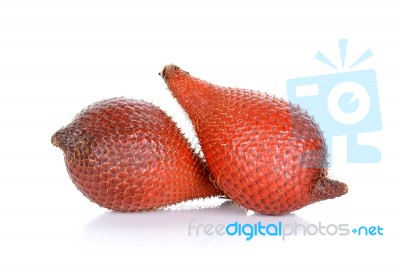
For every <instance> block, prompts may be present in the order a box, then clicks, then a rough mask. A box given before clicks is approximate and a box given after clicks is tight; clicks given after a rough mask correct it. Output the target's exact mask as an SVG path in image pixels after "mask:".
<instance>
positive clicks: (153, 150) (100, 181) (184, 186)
mask: <svg viewBox="0 0 400 266" xmlns="http://www.w3.org/2000/svg"><path fill="white" fill-rule="evenodd" d="M52 143H53V145H55V146H57V147H59V148H61V149H62V150H63V152H64V158H65V163H66V166H67V171H68V173H69V175H70V177H71V179H72V182H73V183H74V184H75V186H76V187H77V188H78V190H80V191H81V192H82V193H83V194H84V195H85V196H86V197H87V198H89V199H90V200H91V201H93V202H95V203H97V204H98V205H100V206H102V207H105V208H108V209H111V210H116V211H139V210H148V209H154V208H160V207H163V206H167V205H171V204H174V203H178V202H181V201H185V200H189V199H194V198H201V197H210V196H218V195H222V192H221V191H220V190H218V189H217V188H216V187H215V186H214V185H213V184H212V183H211V182H210V181H209V175H210V172H209V170H208V168H207V166H206V165H205V164H204V162H203V160H201V159H200V157H199V156H198V155H197V154H195V153H194V151H193V150H192V149H191V148H190V146H189V143H188V141H187V140H186V139H185V138H184V136H183V135H182V133H181V132H180V130H179V129H178V127H177V126H176V124H175V123H174V122H173V121H172V119H171V118H170V117H169V116H167V115H166V114H165V113H164V112H163V111H162V110H161V109H160V108H158V107H156V106H154V105H152V104H150V103H147V102H144V101H138V100H134V99H127V98H114V99H108V100H103V101H100V102H96V103H94V104H92V105H90V106H88V107H87V108H86V109H84V110H82V111H81V112H80V113H79V114H78V115H77V116H76V117H75V119H74V120H73V121H72V123H70V124H69V125H68V126H66V127H64V128H62V129H60V130H59V131H57V132H56V133H55V134H54V135H53V136H52Z"/></svg>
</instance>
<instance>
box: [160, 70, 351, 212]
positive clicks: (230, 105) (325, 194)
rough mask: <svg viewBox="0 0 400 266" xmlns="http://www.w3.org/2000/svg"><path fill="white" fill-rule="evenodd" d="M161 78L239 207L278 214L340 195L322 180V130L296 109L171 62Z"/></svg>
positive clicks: (338, 186) (339, 186)
mask: <svg viewBox="0 0 400 266" xmlns="http://www.w3.org/2000/svg"><path fill="white" fill-rule="evenodd" d="M161 75H162V77H163V78H164V80H165V82H166V84H167V85H168V88H169V90H170V91H171V92H172V94H173V96H174V97H175V98H176V99H177V100H178V102H179V103H180V104H181V106H182V107H183V109H184V110H185V111H186V112H187V114H188V116H189V118H190V120H191V121H192V123H193V125H194V128H195V131H196V133H197V136H198V138H199V141H200V144H201V147H202V150H203V153H204V156H205V158H206V161H207V164H208V166H209V168H210V170H211V172H212V174H213V178H214V181H215V183H216V185H217V186H218V187H219V188H220V189H221V190H222V191H223V192H224V193H225V194H226V195H227V196H228V197H229V198H230V199H232V200H233V201H235V202H236V203H238V204H239V205H241V206H243V207H245V208H248V209H251V210H254V211H256V212H259V213H264V214H282V213H287V212H291V211H294V210H297V209H300V208H302V207H304V206H306V205H308V204H311V203H313V202H317V201H321V200H325V199H331V198H335V197H338V196H341V195H343V194H345V193H347V186H346V185H345V184H343V183H341V182H338V181H333V180H331V179H328V178H327V160H326V158H327V149H326V146H325V141H324V138H323V135H322V132H321V131H320V129H319V127H318V125H317V124H316V123H315V122H314V120H313V119H312V117H310V116H309V115H308V114H307V113H305V112H304V111H303V110H302V109H300V107H298V106H295V105H292V104H290V103H288V102H287V101H284V100H282V99H278V98H275V97H273V96H270V95H268V94H265V93H259V92H255V91H250V90H243V89H235V88H226V87H221V86H216V85H213V84H211V83H208V82H206V81H203V80H200V79H198V78H194V77H192V76H190V75H189V73H188V72H185V71H183V70H182V69H180V68H179V67H177V66H175V65H168V66H166V67H165V68H164V69H163V71H162V73H161Z"/></svg>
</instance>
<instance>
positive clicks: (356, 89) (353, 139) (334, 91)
mask: <svg viewBox="0 0 400 266" xmlns="http://www.w3.org/2000/svg"><path fill="white" fill-rule="evenodd" d="M339 48H340V54H341V59H342V69H344V68H345V59H346V48H347V40H339ZM371 56H372V52H371V50H370V49H368V50H367V51H366V52H364V53H363V54H362V55H361V56H360V57H359V59H358V60H356V62H354V63H353V64H352V65H351V66H350V67H349V68H348V69H351V68H353V67H354V66H356V65H358V64H360V63H361V62H363V61H364V60H366V59H367V58H369V57H371ZM316 59H317V60H319V61H321V62H323V63H324V64H326V65H328V66H331V67H333V68H335V69H338V68H337V67H336V66H335V65H334V64H332V63H331V62H330V61H329V60H328V59H327V57H325V56H324V55H323V54H322V53H321V52H318V53H317V55H316ZM286 85H287V93H288V99H289V101H290V102H292V103H294V104H298V105H300V106H301V107H302V108H303V109H305V110H307V112H308V113H309V114H311V115H312V116H314V118H315V120H316V121H317V123H318V124H319V126H320V128H321V129H322V131H323V132H324V137H325V139H326V142H327V145H328V152H329V154H332V138H333V137H334V136H342V135H346V136H347V162H348V163H379V162H380V160H381V153H380V151H379V149H378V148H377V147H374V146H371V145H360V144H359V143H358V138H357V134H358V133H365V132H374V131H379V130H381V129H382V121H381V112H380V106H379V96H378V87H377V79H376V73H375V70H373V69H368V70H360V71H348V72H340V73H335V74H328V75H320V76H311V77H303V78H295V79H289V80H288V81H287V83H286ZM330 158H331V157H330Z"/></svg>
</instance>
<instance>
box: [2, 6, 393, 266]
mask: <svg viewBox="0 0 400 266" xmlns="http://www.w3.org/2000/svg"><path fill="white" fill-rule="evenodd" d="M271 2H272V1H271ZM274 2H275V1H274ZM395 2H396V1H368V2H367V1H338V0H336V1H279V4H271V3H268V2H267V1H264V2H262V1H219V2H217V1H205V0H203V1H152V0H148V1H118V0H114V1H101V0H97V1H95V0H93V1H89V0H79V1H78V0H77V1H74V0H69V1H0V119H1V120H0V134H1V135H0V206H1V208H0V246H1V247H0V264H1V265H13V264H22V263H23V264H27V263H33V262H37V263H40V264H42V265H55V264H63V263H65V264H68V265H71V263H82V264H83V263H85V264H87V265H89V263H90V264H94V263H96V264H97V265H99V264H100V265H101V264H111V263H112V265H122V263H123V264H124V265H126V264H132V265H133V264H138V263H146V264H147V263H151V262H158V263H165V262H166V261H167V260H172V261H173V263H175V264H185V265H188V263H190V264H197V263H198V264H203V265H204V262H205V261H210V262H214V263H219V264H225V265H226V264H228V263H231V262H232V261H233V262H238V263H250V262H251V261H253V260H257V261H258V262H259V263H262V264H270V265H274V264H279V265H282V264H289V263H296V264H299V263H301V264H307V265H338V264H343V265H346V264H349V263H350V262H351V261H354V263H357V264H360V265H361V264H362V263H364V262H371V263H380V264H381V263H382V261H387V263H384V264H385V265H390V264H392V265H394V264H396V263H398V251H397V254H395V250H398V247H397V248H395V245H397V246H398V239H399V237H400V233H399V223H398V218H397V217H398V216H397V211H398V210H399V202H400V199H399V185H400V181H399V174H398V167H397V166H398V159H399V148H400V147H399V141H398V137H399V134H400V132H399V128H398V124H399V119H398V114H399V112H398V108H399V104H398V102H399V97H398V95H399V93H398V92H399V88H398V87H399V79H398V77H399V67H398V66H399V62H400V56H399V55H400V52H399V47H400V35H399V34H400V32H399V28H398V25H399V24H400V19H399V8H398V7H396V6H395V5H394V3H395ZM340 38H347V39H349V50H348V60H349V61H354V60H355V59H356V58H357V57H358V56H359V55H360V54H361V53H362V52H364V51H365V50H366V49H367V48H371V50H372V52H373V54H374V56H373V57H372V58H370V59H368V60H367V61H366V62H364V63H363V64H361V65H359V66H358V67H357V68H356V69H357V70H359V69H370V68H372V69H375V70H376V73H377V79H378V88H379V94H380V103H381V112H382V120H383V130H382V131H380V132H375V133H371V134H366V135H365V136H363V138H364V140H366V141H367V142H369V143H370V144H372V145H375V146H377V147H379V149H380V150H381V152H382V161H381V163H380V164H347V163H345V159H344V157H343V156H344V145H345V143H344V140H343V139H342V138H339V139H338V141H337V143H336V146H335V151H334V154H333V158H334V165H333V168H332V170H331V175H332V177H334V178H336V179H339V180H341V181H344V182H346V183H347V184H348V185H349V193H348V194H347V195H346V196H344V197H341V198H338V199H335V200H331V201H326V202H322V203H318V204H314V205H312V206H309V207H306V208H304V209H302V210H299V211H296V212H295V213H294V214H292V215H287V216H283V217H269V216H263V215H251V213H246V211H244V210H241V209H240V208H238V207H236V206H234V205H231V204H229V203H224V204H223V205H222V206H221V207H220V208H209V207H212V206H213V205H216V204H217V205H218V204H220V202H218V201H217V200H208V201H199V202H194V203H191V204H186V205H183V206H178V207H174V208H169V209H166V210H160V211H154V212H147V213H134V214H118V213H113V212H108V211H106V210H105V209H102V208H99V207H98V206H97V205H95V204H93V203H91V202H89V201H88V200H87V199H86V198H84V197H83V196H82V195H81V194H80V192H78V191H77V190H76V189H75V187H74V186H73V184H72V182H71V181H70V179H69V177H68V175H67V172H66V170H65V166H64V162H63V156H62V153H61V151H60V150H59V149H56V148H55V147H53V146H52V145H51V143H50V137H51V135H52V134H53V133H54V132H55V131H56V130H58V129H59V128H60V127H61V126H63V125H66V124H67V123H69V122H70V121H71V119H72V118H73V117H74V115H75V114H76V113H77V112H79V111H80V110H81V109H82V108H84V107H85V106H87V105H89V104H91V103H92V102H94V101H97V100H100V99H104V98H109V97H115V96H125V97H133V98H137V99H144V100H147V101H150V102H153V103H155V104H156V105H158V106H161V108H162V109H164V110H165V111H166V112H167V113H168V114H169V115H171V116H173V117H174V120H175V121H176V122H178V124H179V126H180V127H182V128H183V131H184V132H185V134H186V135H187V136H188V137H189V138H191V139H192V138H193V132H192V130H191V127H190V123H189V122H188V120H187V119H186V117H185V115H184V114H183V112H182V110H181V109H180V107H179V106H178V105H177V103H176V102H175V101H174V99H173V98H172V97H171V95H170V94H169V92H168V91H167V90H166V86H165V84H164V82H163V80H162V79H161V78H160V77H159V76H158V75H157V74H158V72H159V71H160V70H161V68H162V67H163V66H164V65H166V64H168V63H175V64H177V65H179V66H181V67H182V68H183V69H185V70H187V71H189V72H190V73H191V74H193V75H195V76H198V77H201V78H203V79H206V80H209V81H211V82H213V83H216V84H221V85H226V86H236V87H242V88H248V89H253V90H259V91H265V92H269V93H271V94H275V95H277V96H280V97H284V98H286V88H285V87H286V84H285V83H286V80H287V79H289V78H295V77H303V76H312V75H322V74H329V73H335V71H332V69H330V68H329V67H327V66H325V65H323V64H321V63H320V62H318V61H316V60H315V59H314V56H315V54H316V52H317V51H318V50H321V51H322V52H324V54H326V55H327V56H328V57H329V58H330V59H331V60H332V61H333V62H334V63H336V64H338V63H339V62H340V56H339V50H338V44H337V40H338V39H340ZM196 206H197V207H203V208H197V209H196V208H195V207H196ZM205 207H206V208H205ZM176 209H180V211H176ZM235 220H237V221H240V222H243V223H245V222H257V221H261V222H263V223H268V222H276V221H283V222H297V223H302V224H309V223H318V222H320V221H321V222H322V223H324V224H330V223H347V224H350V225H351V226H361V225H365V226H373V225H375V226H377V225H380V226H381V227H383V228H384V231H383V232H384V236H375V237H373V236H369V237H355V236H353V235H350V236H348V237H339V236H336V237H304V236H303V237H291V238H288V239H287V240H286V241H281V240H280V239H274V238H268V237H267V238H260V237H258V238H256V239H254V240H252V241H248V242H246V241H245V240H244V239H243V238H233V237H226V236H225V237H215V236H214V237H213V236H212V237H206V236H204V235H203V236H199V237H195V236H192V237H189V236H188V233H187V230H188V229H187V227H188V223H189V222H190V221H194V223H195V224H196V223H213V224H218V223H225V224H227V223H230V222H233V221H235ZM396 243H397V244H396ZM390 260H391V262H390V263H389V262H388V261H390ZM272 263H273V264H272Z"/></svg>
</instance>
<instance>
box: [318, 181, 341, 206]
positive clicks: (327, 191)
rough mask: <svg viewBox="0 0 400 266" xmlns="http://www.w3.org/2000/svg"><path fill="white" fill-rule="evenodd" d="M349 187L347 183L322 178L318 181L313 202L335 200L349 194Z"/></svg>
mask: <svg viewBox="0 0 400 266" xmlns="http://www.w3.org/2000/svg"><path fill="white" fill-rule="evenodd" d="M347 192H348V187H347V185H346V184H345V183H342V182H339V181H336V180H331V179H328V178H321V179H320V180H318V181H317V183H316V185H315V187H314V189H313V191H312V196H313V201H314V202H317V201H322V200H327V199H334V198H337V197H340V196H343V195H345V194H347Z"/></svg>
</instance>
